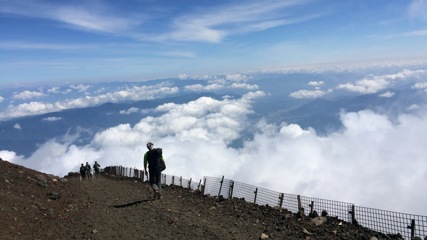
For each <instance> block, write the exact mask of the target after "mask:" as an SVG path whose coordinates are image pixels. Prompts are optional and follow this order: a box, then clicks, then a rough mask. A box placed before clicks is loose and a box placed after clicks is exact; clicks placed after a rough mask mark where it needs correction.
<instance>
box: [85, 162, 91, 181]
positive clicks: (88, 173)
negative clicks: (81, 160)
mask: <svg viewBox="0 0 427 240" xmlns="http://www.w3.org/2000/svg"><path fill="white" fill-rule="evenodd" d="M85 167H86V177H87V178H88V179H89V178H90V177H91V176H92V168H91V167H90V165H89V163H88V162H86V166H85Z"/></svg>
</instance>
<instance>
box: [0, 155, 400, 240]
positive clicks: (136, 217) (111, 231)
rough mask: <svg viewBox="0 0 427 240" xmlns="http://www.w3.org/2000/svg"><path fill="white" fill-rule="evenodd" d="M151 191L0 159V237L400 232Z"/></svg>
mask: <svg viewBox="0 0 427 240" xmlns="http://www.w3.org/2000/svg"><path fill="white" fill-rule="evenodd" d="M152 195H153V193H152V191H151V189H150V187H149V185H148V184H147V183H146V182H141V181H140V180H136V179H119V178H117V177H112V176H108V175H101V176H99V177H98V178H95V179H91V180H86V181H80V179H79V176H78V175H75V174H69V175H68V176H65V177H64V178H61V177H57V176H53V175H48V174H44V173H41V172H37V171H34V170H31V169H28V168H25V167H22V166H19V165H15V164H12V163H10V162H8V161H3V160H0V219H1V221H0V239H4V240H6V239H242V240H243V239H244V240H247V239H375V238H374V237H376V238H377V239H400V238H399V237H396V236H394V237H390V236H385V235H384V234H381V233H377V232H374V231H371V230H369V229H366V228H363V227H360V226H354V225H352V224H349V223H346V222H343V221H340V220H339V219H336V218H334V217H317V218H308V217H305V218H297V217H296V216H297V214H294V213H291V212H289V211H286V210H284V209H278V208H272V207H269V206H258V205H255V204H251V203H247V202H246V201H244V200H243V199H224V198H222V197H209V196H205V195H203V194H201V193H200V192H199V191H193V190H189V189H185V188H182V187H179V186H164V191H163V198H162V199H160V200H154V199H152Z"/></svg>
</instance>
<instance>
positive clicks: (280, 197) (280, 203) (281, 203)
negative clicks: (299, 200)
mask: <svg viewBox="0 0 427 240" xmlns="http://www.w3.org/2000/svg"><path fill="white" fill-rule="evenodd" d="M284 198H285V194H283V193H281V194H279V206H280V207H282V206H283V199H284Z"/></svg>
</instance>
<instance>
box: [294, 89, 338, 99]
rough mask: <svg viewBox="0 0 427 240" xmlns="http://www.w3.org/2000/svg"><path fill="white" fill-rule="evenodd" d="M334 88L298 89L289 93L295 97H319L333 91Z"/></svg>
mask: <svg viewBox="0 0 427 240" xmlns="http://www.w3.org/2000/svg"><path fill="white" fill-rule="evenodd" d="M331 92H332V89H328V90H327V91H323V90H298V91H295V92H292V93H291V94H289V96H290V97H293V98H319V97H322V96H324V95H326V94H328V93H331Z"/></svg>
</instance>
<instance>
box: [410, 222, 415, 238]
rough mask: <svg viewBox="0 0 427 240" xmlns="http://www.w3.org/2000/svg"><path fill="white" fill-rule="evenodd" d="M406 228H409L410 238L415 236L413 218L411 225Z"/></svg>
mask: <svg viewBox="0 0 427 240" xmlns="http://www.w3.org/2000/svg"><path fill="white" fill-rule="evenodd" d="M408 228H409V229H411V239H413V238H414V237H415V219H412V221H411V225H410V226H408Z"/></svg>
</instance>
